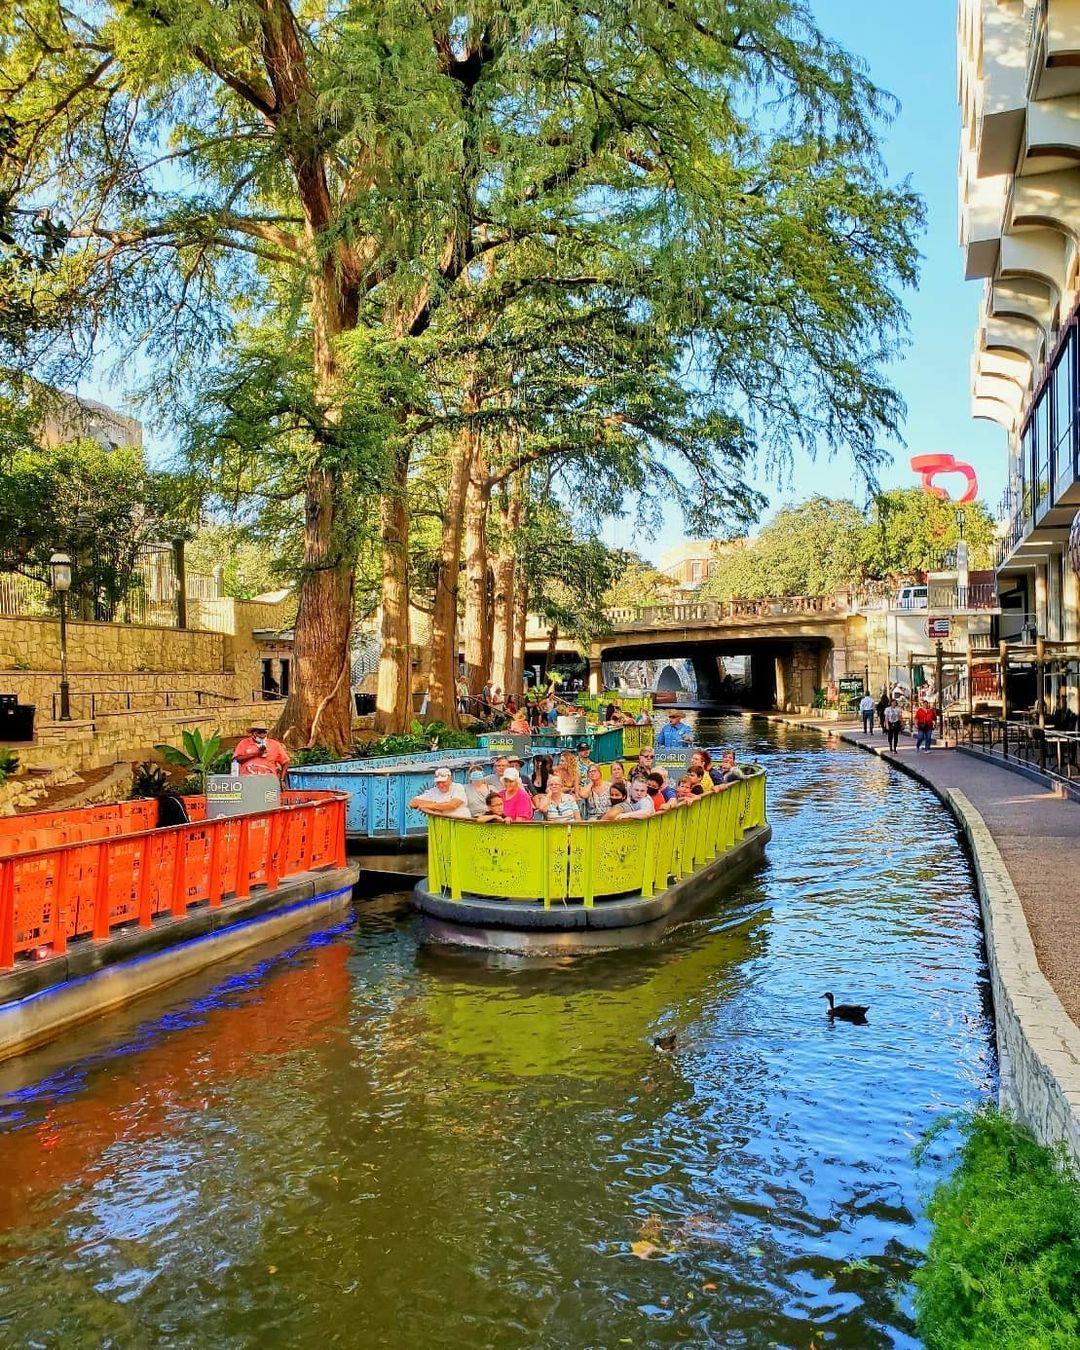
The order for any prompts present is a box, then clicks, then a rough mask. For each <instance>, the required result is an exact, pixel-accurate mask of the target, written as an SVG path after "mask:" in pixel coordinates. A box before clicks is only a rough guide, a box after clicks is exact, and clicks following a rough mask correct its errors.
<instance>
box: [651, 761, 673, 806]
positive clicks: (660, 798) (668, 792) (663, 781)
mask: <svg viewBox="0 0 1080 1350" xmlns="http://www.w3.org/2000/svg"><path fill="white" fill-rule="evenodd" d="M648 784H649V796H650V797H651V798H652V804H653V806H655V807H656V809H657V810H658V811H663V810H665V809H666V808H667V807H668V806H669V805H670V804H671V803H672V802H673V801H674V800H675V789H674V788H673V787H672V786H671V784H670V783H669V782H668V776H667V770H666V769H653V771H652V773H651V774H649V777H648Z"/></svg>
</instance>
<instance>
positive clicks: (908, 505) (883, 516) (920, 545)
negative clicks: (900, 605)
mask: <svg viewBox="0 0 1080 1350" xmlns="http://www.w3.org/2000/svg"><path fill="white" fill-rule="evenodd" d="M961 512H962V513H963V522H964V538H965V539H966V540H967V543H968V551H969V559H970V564H971V566H972V568H975V569H981V568H988V567H990V566H992V564H993V554H994V529H995V526H994V519H993V517H992V516H991V514H990V512H989V511H988V510H987V509H986V507H985V506H984V505H983V504H982V502H972V503H971V504H970V505H968V506H964V507H957V506H955V505H953V503H951V502H944V501H942V500H941V498H940V497H932V496H930V494H929V493H926V492H923V491H922V490H921V489H920V488H894V489H893V490H892V491H891V492H881V493H879V494H878V495H877V496H876V497H875V498H874V501H873V505H872V508H871V514H870V520H869V522H868V524H867V527H866V529H865V530H864V532H863V538H862V547H861V555H862V562H863V567H864V569H865V571H866V575H867V576H871V577H903V576H910V575H911V574H912V573H913V572H927V571H932V570H933V569H935V568H937V567H938V566H940V561H941V558H942V557H943V556H944V555H945V554H946V553H950V552H951V551H952V550H953V549H955V548H956V545H957V544H958V543H959V541H960V518H961Z"/></svg>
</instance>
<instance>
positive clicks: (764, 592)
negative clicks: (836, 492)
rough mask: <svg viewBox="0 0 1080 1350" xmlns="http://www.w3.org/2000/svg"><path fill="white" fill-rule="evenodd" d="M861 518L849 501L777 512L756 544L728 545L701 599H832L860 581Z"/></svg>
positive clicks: (813, 502)
mask: <svg viewBox="0 0 1080 1350" xmlns="http://www.w3.org/2000/svg"><path fill="white" fill-rule="evenodd" d="M865 528H866V518H865V516H864V515H863V513H862V512H861V511H860V510H859V509H858V507H857V506H856V505H855V504H854V503H853V502H849V501H834V500H832V499H831V498H828V497H811V498H809V499H808V500H807V501H805V502H800V503H799V504H798V505H796V506H789V507H786V508H784V509H783V510H782V511H778V512H777V514H776V515H775V516H774V517H773V519H772V520H771V521H770V522H769V523H768V524H767V525H766V526H765V527H764V528H763V529H762V531H761V533H760V534H759V535H758V536H757V538H755V539H752V540H750V541H748V542H739V543H735V544H732V545H727V546H725V547H723V548H722V549H721V551H720V552H719V565H718V567H717V569H716V571H715V572H714V574H713V576H712V577H710V579H709V581H708V582H707V583H706V584H705V586H704V587H703V588H702V595H703V596H705V597H713V598H716V599H721V600H728V599H732V598H747V599H757V598H759V597H763V596H771V595H776V596H782V595H831V594H832V593H834V592H835V591H838V590H843V589H844V588H846V587H848V586H850V585H852V584H853V582H855V581H856V580H857V579H858V577H859V576H860V564H859V557H860V544H861V539H862V533H863V531H864V529H865Z"/></svg>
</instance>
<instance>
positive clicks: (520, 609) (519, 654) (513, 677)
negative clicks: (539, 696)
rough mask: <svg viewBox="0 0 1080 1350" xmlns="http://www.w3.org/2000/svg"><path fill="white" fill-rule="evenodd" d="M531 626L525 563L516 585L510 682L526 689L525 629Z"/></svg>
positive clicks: (519, 568)
mask: <svg viewBox="0 0 1080 1350" xmlns="http://www.w3.org/2000/svg"><path fill="white" fill-rule="evenodd" d="M528 626H529V581H528V578H527V577H526V575H525V566H524V564H523V563H521V564H519V565H518V568H517V577H516V579H515V585H514V664H513V667H512V669H511V672H510V682H511V684H512V686H513V687H514V688H515V689H520V690H521V691H522V692H524V690H525V630H526V629H527V628H528Z"/></svg>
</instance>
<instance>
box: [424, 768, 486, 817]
mask: <svg viewBox="0 0 1080 1350" xmlns="http://www.w3.org/2000/svg"><path fill="white" fill-rule="evenodd" d="M433 777H434V780H435V782H434V786H432V787H429V788H428V789H427V790H426V791H424V792H421V793H420V795H419V796H418V797H414V798H413V799H412V801H411V802H410V803H409V805H410V806H411V807H412V808H413V810H414V811H423V813H424V815H426V816H453V818H454V819H455V820H472V812H471V811H470V810H469V806H468V803H467V801H466V800H465V788H464V787H463V785H462V784H461V783H455V782H454V779H453V775H452V774H451V772H450V770H449V769H447V768H445V767H443V766H442V765H440V766H439V768H437V769H436V770H435V773H434V775H433Z"/></svg>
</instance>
